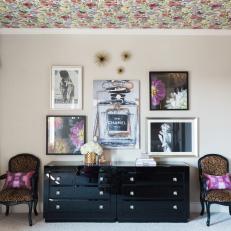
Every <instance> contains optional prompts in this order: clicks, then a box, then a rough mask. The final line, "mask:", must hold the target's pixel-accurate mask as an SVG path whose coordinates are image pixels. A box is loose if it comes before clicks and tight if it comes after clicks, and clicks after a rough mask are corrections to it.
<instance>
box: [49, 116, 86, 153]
mask: <svg viewBox="0 0 231 231" xmlns="http://www.w3.org/2000/svg"><path fill="white" fill-rule="evenodd" d="M46 125H47V126H46V129H47V130H46V153H47V155H79V154H80V148H81V146H82V145H83V144H84V143H85V142H86V116H79V115H71V116H60V115H56V116H52V115H51V116H50V115H49V116H47V121H46Z"/></svg>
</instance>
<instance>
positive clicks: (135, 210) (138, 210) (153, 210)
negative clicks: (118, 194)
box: [117, 201, 186, 221]
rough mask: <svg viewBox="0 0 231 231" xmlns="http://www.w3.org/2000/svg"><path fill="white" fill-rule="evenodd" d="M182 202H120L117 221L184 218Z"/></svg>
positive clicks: (184, 212)
mask: <svg viewBox="0 0 231 231" xmlns="http://www.w3.org/2000/svg"><path fill="white" fill-rule="evenodd" d="M184 207H185V205H184V203H183V202H179V201H174V202H166V201H155V202H153V201H122V202H121V204H120V206H119V208H118V210H117V211H118V220H119V221H120V220H121V221H122V220H126V219H128V220H129V219H133V220H136V219H137V220H152V221H155V220H156V221H157V220H158V219H162V220H163V218H165V219H167V220H168V219H169V217H172V218H176V217H177V218H182V217H184V216H186V211H185V208H184Z"/></svg>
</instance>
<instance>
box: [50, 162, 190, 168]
mask: <svg viewBox="0 0 231 231" xmlns="http://www.w3.org/2000/svg"><path fill="white" fill-rule="evenodd" d="M84 165H85V164H84V162H83V161H52V162H50V163H48V164H46V166H49V167H55V166H73V167H76V166H84ZM87 166H89V165H87ZM90 166H99V167H101V166H112V167H137V168H139V167H150V168H152V167H156V166H146V165H144V166H136V165H135V162H133V161H131V162H126V161H116V162H111V163H107V164H96V165H90ZM158 166H161V167H171V166H188V164H186V163H184V162H161V161H160V162H157V167H158Z"/></svg>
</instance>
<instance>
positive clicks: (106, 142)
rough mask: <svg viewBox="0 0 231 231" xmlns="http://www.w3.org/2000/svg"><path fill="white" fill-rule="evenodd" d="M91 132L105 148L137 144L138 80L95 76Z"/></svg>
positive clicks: (127, 146) (133, 146) (134, 146)
mask: <svg viewBox="0 0 231 231" xmlns="http://www.w3.org/2000/svg"><path fill="white" fill-rule="evenodd" d="M93 89H94V100H93V102H94V115H95V121H94V136H96V137H98V142H99V143H100V144H101V145H102V146H103V147H104V148H110V149H111V148H115V149H116V148H117V149H121V148H139V81H138V80H94V83H93Z"/></svg>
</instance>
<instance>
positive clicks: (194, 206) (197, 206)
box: [190, 202, 229, 213]
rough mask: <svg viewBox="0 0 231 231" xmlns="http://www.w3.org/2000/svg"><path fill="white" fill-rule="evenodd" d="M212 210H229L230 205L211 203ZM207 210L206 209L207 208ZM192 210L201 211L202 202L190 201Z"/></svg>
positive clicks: (194, 211)
mask: <svg viewBox="0 0 231 231" xmlns="http://www.w3.org/2000/svg"><path fill="white" fill-rule="evenodd" d="M210 208H211V212H229V207H228V206H222V205H218V204H214V205H211V207H210ZM205 211H206V209H205ZM190 212H192V213H200V212H201V203H200V202H191V203H190Z"/></svg>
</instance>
